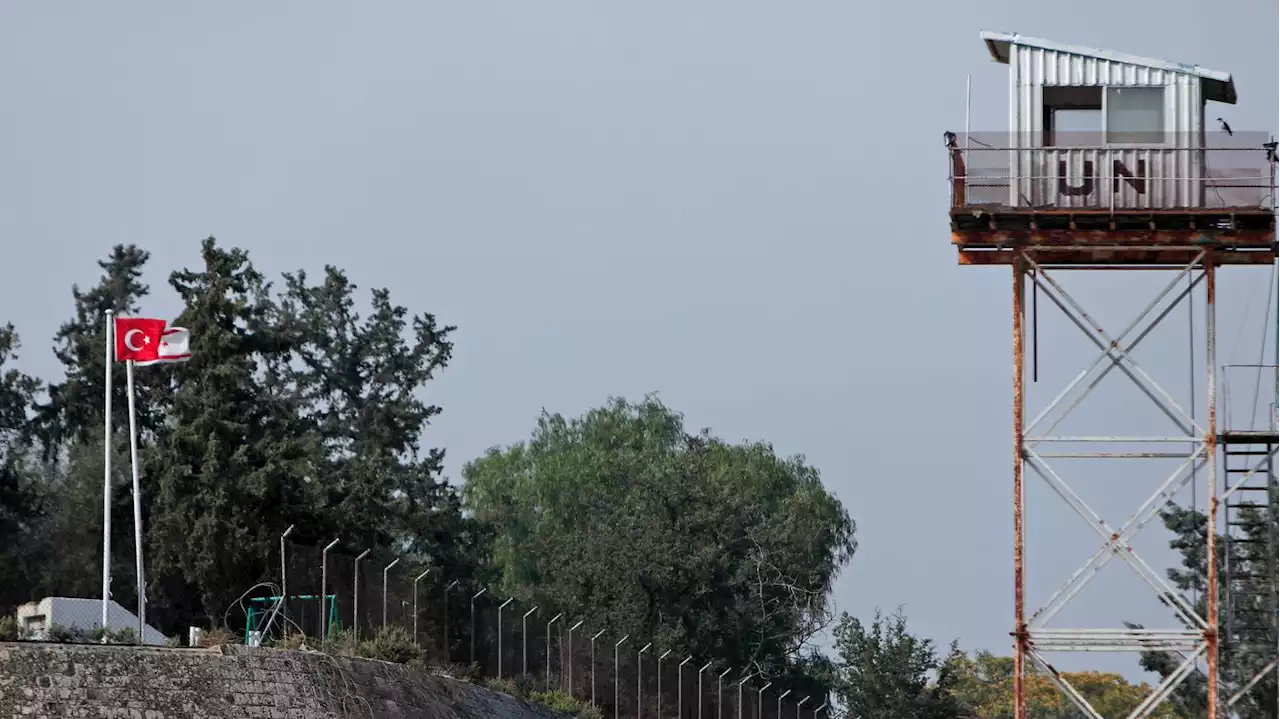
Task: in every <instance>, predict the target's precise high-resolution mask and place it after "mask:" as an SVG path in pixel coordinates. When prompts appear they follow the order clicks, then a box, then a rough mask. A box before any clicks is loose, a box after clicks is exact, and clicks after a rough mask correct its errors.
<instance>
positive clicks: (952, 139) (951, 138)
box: [942, 131, 956, 148]
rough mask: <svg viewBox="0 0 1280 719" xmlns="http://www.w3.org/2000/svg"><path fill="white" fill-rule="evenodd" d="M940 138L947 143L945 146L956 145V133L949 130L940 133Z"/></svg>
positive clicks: (952, 146)
mask: <svg viewBox="0 0 1280 719" xmlns="http://www.w3.org/2000/svg"><path fill="white" fill-rule="evenodd" d="M942 139H943V140H944V141H945V142H946V143H947V147H950V148H955V147H956V134H955V133H954V132H951V131H947V132H944V133H942Z"/></svg>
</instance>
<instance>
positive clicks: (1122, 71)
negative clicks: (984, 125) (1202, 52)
mask: <svg viewBox="0 0 1280 719" xmlns="http://www.w3.org/2000/svg"><path fill="white" fill-rule="evenodd" d="M982 40H983V42H984V43H985V44H986V48H987V52H988V53H990V55H991V57H992V59H994V60H995V61H996V62H998V63H1001V64H1003V65H1007V66H1008V68H1009V127H1008V129H1007V130H1003V131H998V132H969V133H965V134H956V133H952V132H947V133H946V135H945V137H946V144H947V147H948V156H949V168H950V173H951V176H950V180H951V183H950V185H951V233H952V243H953V244H955V245H956V247H957V249H958V250H959V259H960V264H973V265H991V264H1010V263H1011V262H1012V258H1013V253H1014V252H1015V251H1017V250H1018V249H1022V250H1034V251H1035V254H1036V256H1037V260H1036V261H1037V262H1038V263H1041V264H1044V265H1053V266H1058V267H1075V266H1078V267H1100V266H1129V267H1135V266H1145V267H1153V268H1155V267H1169V266H1181V265H1186V264H1188V263H1190V262H1191V261H1193V260H1194V259H1195V258H1196V257H1197V256H1198V254H1199V252H1200V251H1201V250H1203V249H1205V248H1206V247H1214V248H1216V249H1221V250H1222V251H1221V252H1219V251H1215V252H1214V257H1215V262H1216V263H1218V264H1267V263H1271V262H1274V261H1275V258H1276V238H1275V212H1276V196H1275V192H1274V190H1273V188H1274V187H1275V180H1276V161H1275V144H1274V142H1272V141H1271V136H1270V135H1269V134H1268V133H1266V132H1249V131H1247V130H1246V129H1244V128H1239V127H1237V128H1231V132H1227V131H1226V130H1225V129H1223V127H1222V125H1221V123H1220V121H1219V119H1218V118H1219V115H1225V114H1226V113H1225V112H1223V111H1221V110H1219V109H1218V108H1219V107H1221V106H1222V105H1234V104H1235V103H1236V88H1235V83H1234V82H1233V81H1232V79H1231V75H1230V74H1229V73H1225V72H1219V71H1217V70H1209V69H1206V68H1203V67H1200V66H1199V65H1184V64H1181V63H1174V62H1165V61H1163V60H1153V59H1150V58H1145V57H1138V56H1135V55H1127V54H1123V53H1118V52H1111V51H1108V50H1099V49H1095V48H1088V47H1080V46H1075V45H1066V44H1063V43H1058V42H1053V41H1050V40H1043V39H1039V38H1032V37H1025V36H1022V35H1018V34H1016V33H1002V32H987V31H984V32H983V33H982Z"/></svg>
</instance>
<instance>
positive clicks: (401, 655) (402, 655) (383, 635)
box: [356, 627, 426, 669]
mask: <svg viewBox="0 0 1280 719" xmlns="http://www.w3.org/2000/svg"><path fill="white" fill-rule="evenodd" d="M356 654H357V655H359V656H362V657H364V658H366V659H378V660H380V661H384V662H395V663H396V664H407V665H409V666H412V667H415V668H418V669H421V668H424V667H425V666H426V654H425V653H423V651H422V648H421V647H419V646H418V645H417V644H416V643H415V642H414V641H413V637H412V635H410V634H409V632H407V631H405V629H404V628H403V627H386V628H384V629H381V630H379V631H378V633H377V634H375V635H373V638H372V639H366V640H365V641H363V642H360V646H359V647H357V648H356Z"/></svg>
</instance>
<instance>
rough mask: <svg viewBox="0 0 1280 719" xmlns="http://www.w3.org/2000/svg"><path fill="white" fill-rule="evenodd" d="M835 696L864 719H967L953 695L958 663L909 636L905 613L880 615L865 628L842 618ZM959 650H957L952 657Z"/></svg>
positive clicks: (928, 643) (853, 619)
mask: <svg viewBox="0 0 1280 719" xmlns="http://www.w3.org/2000/svg"><path fill="white" fill-rule="evenodd" d="M835 640H836V641H835V649H836V660H835V662H836V687H835V691H836V695H837V696H838V697H839V698H840V703H841V704H842V705H843V707H844V710H845V712H846V714H848V716H851V717H860V719H900V718H901V717H912V718H913V719H960V718H961V717H965V716H968V714H967V713H966V712H965V710H964V707H963V705H962V704H961V702H960V700H959V699H958V698H957V697H956V696H955V695H954V694H953V693H952V692H953V689H954V686H955V683H956V679H957V677H956V672H955V668H956V667H955V663H954V661H953V660H952V658H951V657H947V658H941V657H939V656H938V653H937V651H936V649H935V648H934V645H933V641H932V640H930V639H923V638H920V637H917V636H915V635H913V634H911V632H910V631H908V630H907V619H906V617H905V616H904V615H903V614H902V613H901V612H896V613H894V614H893V615H891V616H888V617H886V616H883V615H882V614H881V613H880V612H879V611H878V610H877V611H876V614H875V617H874V618H873V619H872V621H871V625H870V626H867V625H864V624H863V623H862V622H860V621H859V620H858V619H857V618H856V617H852V616H850V615H848V614H844V615H843V616H841V618H840V623H839V625H838V626H837V627H836V630H835ZM957 653H958V650H957V649H956V647H955V646H954V645H953V646H952V651H951V655H952V657H954V656H955V655H956V654H957Z"/></svg>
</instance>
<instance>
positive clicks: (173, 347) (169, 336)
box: [134, 327, 191, 367]
mask: <svg viewBox="0 0 1280 719" xmlns="http://www.w3.org/2000/svg"><path fill="white" fill-rule="evenodd" d="M189 359H191V332H189V331H188V330H187V328H185V327H169V328H167V329H165V331H164V334H163V335H161V336H160V346H159V347H158V348H157V350H156V357H155V359H149V360H139V361H137V362H135V363H134V364H136V365H137V366H139V367H146V366H147V365H153V364H167V363H170V362H186V361H187V360H189Z"/></svg>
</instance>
